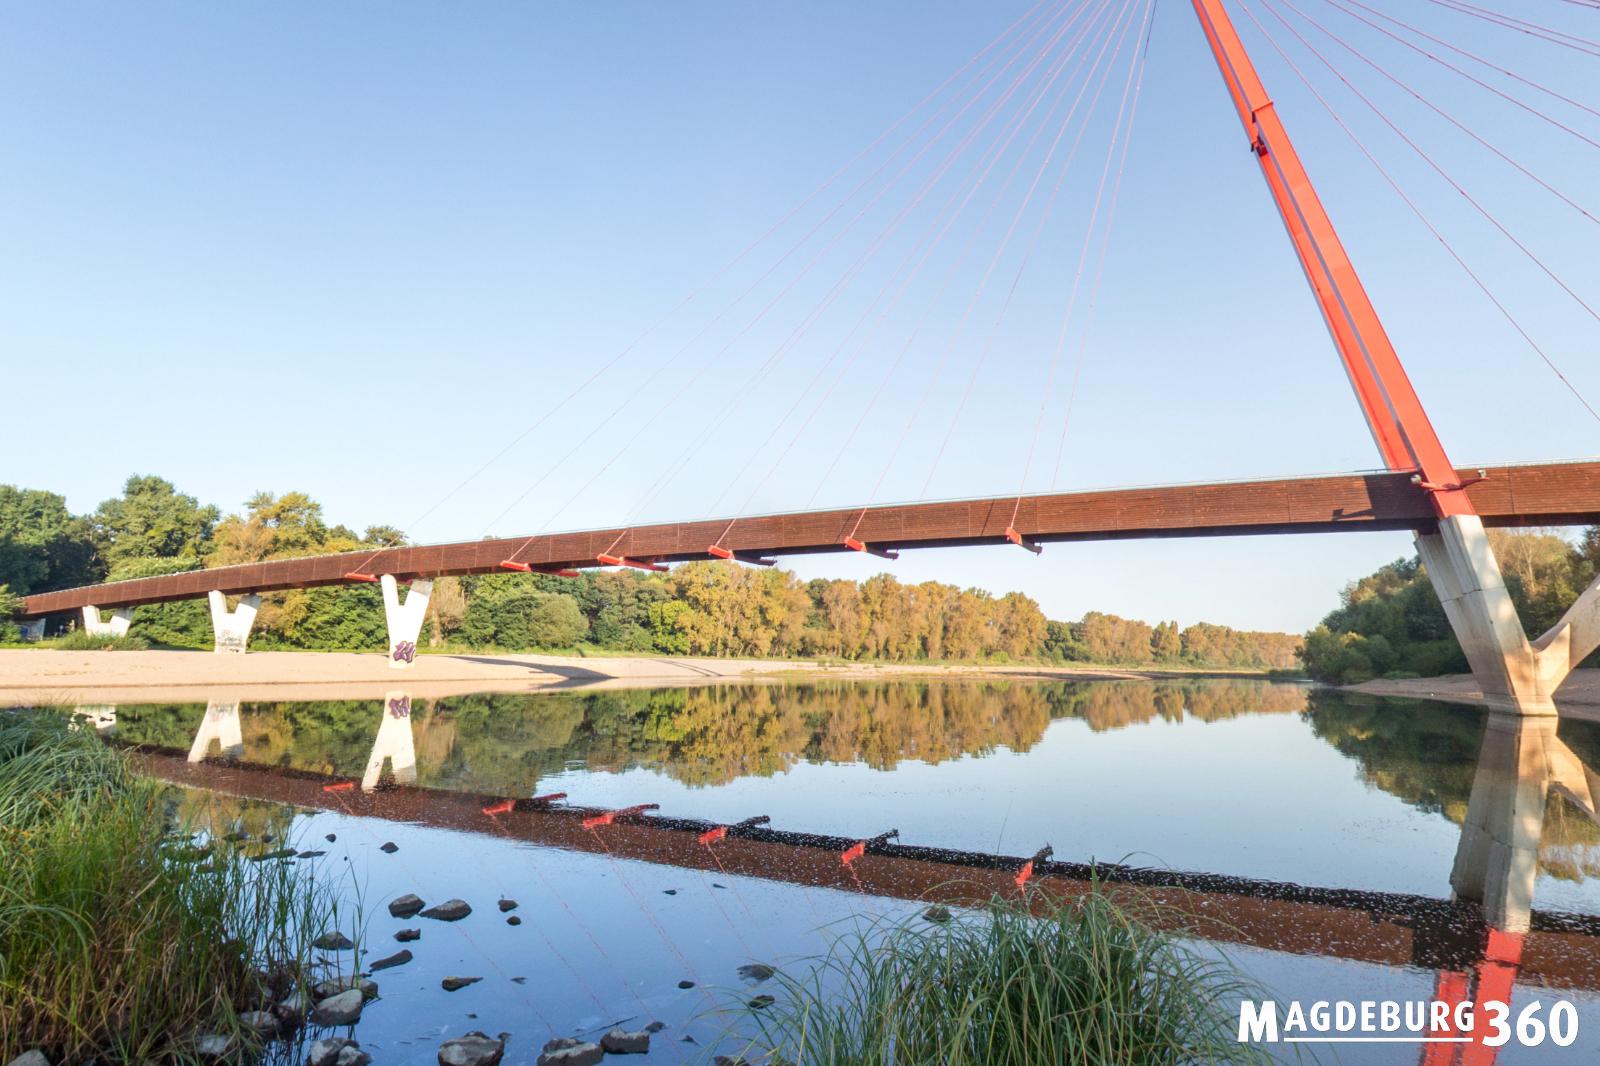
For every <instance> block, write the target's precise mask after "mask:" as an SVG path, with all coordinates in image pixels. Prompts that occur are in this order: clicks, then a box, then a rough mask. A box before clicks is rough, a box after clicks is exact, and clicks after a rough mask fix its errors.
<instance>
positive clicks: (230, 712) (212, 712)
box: [189, 700, 244, 762]
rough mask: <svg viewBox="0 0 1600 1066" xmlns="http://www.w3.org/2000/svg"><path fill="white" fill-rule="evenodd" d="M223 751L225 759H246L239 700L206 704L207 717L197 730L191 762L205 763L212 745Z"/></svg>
mask: <svg viewBox="0 0 1600 1066" xmlns="http://www.w3.org/2000/svg"><path fill="white" fill-rule="evenodd" d="M212 744H216V745H217V746H218V747H220V748H221V749H222V756H223V758H232V759H242V758H244V729H243V727H242V726H241V724H240V722H239V703H238V701H237V700H212V701H211V702H210V703H208V704H206V714H205V717H204V718H202V719H200V728H199V729H197V730H195V734H194V744H193V745H191V746H190V748H189V761H190V762H204V761H205V759H206V757H207V756H208V755H210V754H211V745H212Z"/></svg>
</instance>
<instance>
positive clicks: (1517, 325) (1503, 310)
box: [1244, 0, 1600, 421]
mask: <svg viewBox="0 0 1600 1066" xmlns="http://www.w3.org/2000/svg"><path fill="white" fill-rule="evenodd" d="M1263 3H1264V4H1265V6H1266V8H1267V10H1268V11H1270V12H1272V16H1273V17H1274V18H1276V19H1277V20H1278V21H1279V22H1281V23H1283V25H1284V27H1285V28H1286V29H1288V30H1289V32H1290V33H1293V34H1294V35H1295V37H1296V38H1298V39H1299V40H1300V43H1301V44H1303V45H1305V46H1306V47H1307V48H1308V49H1310V50H1311V52H1312V54H1314V55H1316V56H1317V58H1318V59H1321V60H1322V62H1323V65H1324V66H1328V68H1329V69H1330V70H1333V71H1334V74H1335V76H1338V71H1337V70H1334V68H1333V67H1332V65H1331V64H1329V63H1328V61H1327V60H1326V59H1325V58H1323V56H1322V55H1321V54H1320V53H1318V52H1317V50H1316V49H1315V48H1312V47H1311V45H1310V44H1309V43H1308V42H1307V41H1306V40H1305V38H1304V37H1302V36H1301V35H1300V34H1299V32H1298V31H1296V30H1295V28H1294V27H1293V26H1291V25H1290V24H1289V23H1288V22H1287V21H1286V20H1285V19H1284V18H1283V16H1282V15H1280V14H1279V13H1278V12H1277V11H1276V10H1274V9H1273V7H1272V4H1271V2H1270V0H1263ZM1244 10H1245V14H1246V15H1248V16H1249V18H1250V21H1251V22H1253V23H1255V25H1256V28H1257V29H1258V30H1260V31H1261V34H1262V36H1264V37H1265V38H1266V39H1267V42H1268V43H1269V44H1271V45H1272V47H1273V49H1274V50H1275V51H1276V52H1277V53H1278V55H1280V56H1281V57H1283V61H1284V62H1285V63H1287V64H1288V65H1289V69H1290V70H1292V71H1294V73H1295V76H1296V77H1298V78H1299V79H1300V81H1301V83H1302V84H1304V85H1305V87H1306V88H1307V89H1308V90H1310V92H1311V95H1312V96H1314V97H1316V100H1317V102H1318V103H1319V104H1321V105H1322V108H1323V110H1325V111H1327V112H1328V114H1329V115H1331V116H1332V117H1333V120H1334V121H1335V122H1337V123H1338V124H1339V128H1340V129H1342V130H1344V132H1345V135H1346V136H1348V137H1349V138H1350V140H1351V141H1353V142H1354V143H1355V145H1356V147H1357V148H1359V149H1360V150H1361V154H1362V155H1364V156H1366V157H1367V161H1368V162H1370V163H1371V164H1372V165H1373V167H1375V168H1376V169H1377V171H1378V173H1379V174H1381V175H1383V179H1384V180H1385V181H1386V182H1388V183H1389V187H1390V188H1391V189H1393V190H1394V191H1395V193H1396V194H1397V195H1399V197H1400V199H1401V200H1403V201H1405V204H1406V206H1407V207H1409V208H1410V209H1411V213H1412V214H1414V215H1416V216H1417V219H1418V220H1419V221H1420V222H1421V223H1422V224H1423V225H1424V226H1426V227H1427V228H1428V232H1430V233H1432V234H1433V236H1434V239H1435V240H1437V241H1438V242H1439V243H1440V244H1441V245H1443V246H1444V249H1445V251H1447V252H1449V253H1450V257H1451V258H1452V259H1454V260H1455V261H1456V263H1457V264H1458V265H1459V266H1460V267H1461V269H1462V270H1464V271H1466V273H1467V276H1468V277H1470V278H1471V279H1472V280H1473V282H1474V283H1475V284H1476V285H1477V286H1478V288H1479V289H1480V290H1481V291H1482V292H1483V294H1484V295H1485V296H1487V297H1488V298H1489V300H1490V302H1491V303H1493V304H1494V305H1495V308H1496V309H1498V310H1499V312H1500V314H1501V315H1503V316H1504V317H1505V319H1506V321H1507V322H1509V323H1511V326H1512V328H1513V329H1515V330H1516V331H1517V333H1518V334H1520V335H1521V336H1522V339H1523V340H1524V341H1526V342H1527V343H1528V346H1529V347H1530V348H1532V349H1533V350H1534V352H1536V353H1537V354H1538V356H1539V358H1540V359H1542V360H1543V361H1544V364H1545V365H1546V366H1547V367H1549V368H1550V370H1551V372H1552V373H1554V374H1555V376H1556V377H1557V378H1559V379H1560V380H1561V383H1562V384H1563V385H1565V386H1566V387H1567V391H1569V392H1571V393H1572V395H1573V396H1574V397H1576V399H1577V401H1578V402H1579V403H1581V404H1582V405H1583V407H1584V409H1585V410H1586V411H1588V412H1589V414H1590V416H1591V417H1593V418H1594V419H1595V420H1596V421H1600V412H1597V411H1596V410H1595V408H1594V406H1593V405H1592V404H1591V403H1590V402H1589V401H1588V399H1587V398H1586V397H1585V396H1584V395H1583V393H1582V392H1580V391H1579V390H1578V387H1577V386H1576V385H1574V384H1573V383H1572V382H1571V381H1570V380H1568V378H1567V376H1566V375H1565V374H1563V373H1562V372H1561V368H1560V367H1558V366H1557V365H1556V363H1555V361H1554V360H1553V359H1551V358H1550V356H1549V355H1548V354H1547V353H1546V352H1545V350H1544V349H1543V348H1542V347H1540V346H1539V344H1538V342H1537V341H1535V340H1534V339H1533V337H1532V336H1531V335H1529V333H1528V331H1527V330H1526V329H1524V328H1523V326H1522V323H1521V322H1519V321H1517V318H1516V316H1514V315H1513V314H1512V313H1511V311H1510V309H1508V308H1507V307H1506V305H1505V304H1503V303H1501V301H1500V299H1499V297H1497V296H1496V295H1495V294H1494V293H1493V292H1492V291H1490V289H1489V286H1488V285H1487V284H1485V283H1484V281H1483V279H1482V278H1480V277H1479V276H1478V274H1477V272H1476V271H1474V270H1473V269H1472V268H1471V267H1470V266H1468V265H1467V261H1466V260H1465V259H1463V258H1462V257H1461V255H1460V253H1458V252H1457V251H1456V250H1455V248H1454V247H1453V246H1452V245H1451V244H1450V242H1449V241H1447V240H1445V238H1444V235H1443V234H1442V233H1440V232H1439V230H1438V228H1437V227H1435V226H1434V224H1433V223H1432V222H1431V221H1430V220H1429V219H1428V216H1427V215H1425V214H1423V212H1422V209H1421V208H1419V207H1418V206H1417V205H1416V203H1415V201H1413V200H1412V199H1411V197H1410V196H1408V195H1407V194H1406V191H1405V190H1404V189H1403V188H1401V187H1400V183H1399V182H1397V181H1396V180H1395V179H1394V177H1393V176H1392V175H1391V174H1390V173H1389V171H1388V170H1386V169H1385V168H1384V166H1383V164H1382V163H1380V162H1378V158H1377V156H1375V155H1373V153H1372V151H1371V150H1370V149H1369V148H1368V147H1367V146H1366V144H1365V142H1363V141H1362V140H1361V138H1360V137H1358V136H1357V135H1356V133H1355V131H1354V130H1353V129H1351V128H1350V125H1349V123H1347V122H1346V121H1345V120H1344V116H1343V115H1341V114H1340V113H1339V112H1338V110H1337V109H1336V108H1335V107H1334V106H1333V105H1332V104H1331V103H1329V102H1328V100H1327V99H1326V98H1325V97H1324V96H1323V95H1322V93H1320V92H1318V91H1317V88H1316V87H1315V86H1314V85H1312V84H1311V81H1310V79H1309V78H1307V77H1306V75H1305V73H1304V72H1303V71H1302V70H1301V69H1300V67H1299V66H1298V65H1297V64H1296V63H1295V61H1294V60H1293V59H1291V58H1290V57H1289V55H1288V53H1287V52H1285V51H1284V49H1283V48H1282V46H1281V45H1279V44H1278V42H1277V40H1276V38H1274V37H1273V36H1272V34H1271V33H1270V32H1269V31H1268V30H1267V28H1266V27H1265V26H1263V25H1262V24H1261V21H1260V20H1259V19H1257V18H1256V16H1255V13H1254V12H1253V11H1251V10H1250V9H1249V8H1248V7H1245V9H1244ZM1340 80H1341V81H1343V80H1344V79H1343V78H1342V77H1341V78H1340ZM1346 84H1348V82H1347V83H1346Z"/></svg>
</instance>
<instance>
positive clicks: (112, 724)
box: [72, 703, 117, 737]
mask: <svg viewBox="0 0 1600 1066" xmlns="http://www.w3.org/2000/svg"><path fill="white" fill-rule="evenodd" d="M72 720H73V722H74V723H78V724H83V725H87V726H88V727H89V728H90V729H93V730H94V731H95V732H96V733H98V734H100V735H101V736H103V737H106V736H110V735H111V734H113V733H115V732H116V731H117V705H116V704H114V703H96V704H85V705H83V706H81V707H74V708H73V709H72Z"/></svg>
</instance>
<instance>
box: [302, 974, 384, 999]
mask: <svg viewBox="0 0 1600 1066" xmlns="http://www.w3.org/2000/svg"><path fill="white" fill-rule="evenodd" d="M350 988H359V989H361V996H362V998H363V999H371V998H372V997H373V996H375V995H377V994H378V982H376V981H373V980H369V979H368V978H365V977H362V976H361V975H360V974H346V975H342V976H339V977H330V978H328V980H326V981H318V982H317V983H316V984H315V985H313V986H312V988H311V998H312V999H316V1000H324V999H327V998H328V997H329V996H336V995H338V994H339V993H340V992H343V991H345V990H346V989H350Z"/></svg>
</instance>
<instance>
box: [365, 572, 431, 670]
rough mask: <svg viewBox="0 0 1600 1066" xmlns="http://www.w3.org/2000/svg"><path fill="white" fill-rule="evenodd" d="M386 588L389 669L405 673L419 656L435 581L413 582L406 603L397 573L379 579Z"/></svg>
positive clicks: (384, 609)
mask: <svg viewBox="0 0 1600 1066" xmlns="http://www.w3.org/2000/svg"><path fill="white" fill-rule="evenodd" d="M378 582H379V584H380V585H381V586H382V588H383V614H384V620H385V621H386V622H387V623H388V627H389V666H390V667H391V668H393V669H395V670H403V669H405V668H406V667H408V666H410V665H411V663H412V661H413V660H414V659H416V657H417V637H418V636H419V635H420V634H421V633H422V622H423V619H425V618H426V617H427V616H428V597H429V596H431V595H432V594H433V582H432V581H425V580H422V579H420V578H419V579H417V580H416V581H413V582H412V583H411V589H410V591H409V592H408V593H407V594H406V598H405V601H404V602H402V601H401V599H400V584H399V582H397V581H396V580H395V579H394V575H393V574H384V575H383V576H382V577H381V578H379V579H378Z"/></svg>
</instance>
